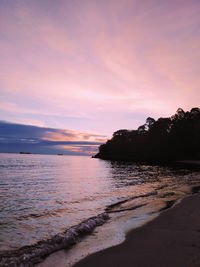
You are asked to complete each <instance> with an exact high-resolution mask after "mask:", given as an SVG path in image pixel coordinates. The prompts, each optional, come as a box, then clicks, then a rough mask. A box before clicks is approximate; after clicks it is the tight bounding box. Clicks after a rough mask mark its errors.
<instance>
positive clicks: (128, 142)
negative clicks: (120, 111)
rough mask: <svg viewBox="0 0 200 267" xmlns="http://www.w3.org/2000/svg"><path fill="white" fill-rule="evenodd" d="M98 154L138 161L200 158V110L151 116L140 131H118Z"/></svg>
mask: <svg viewBox="0 0 200 267" xmlns="http://www.w3.org/2000/svg"><path fill="white" fill-rule="evenodd" d="M94 157H97V158H102V159H111V160H134V161H173V160H182V159H200V109H199V108H192V109H191V110H190V111H187V112H185V111H184V110H183V109H181V108H179V109H178V110H177V112H176V113H175V114H174V115H173V116H171V117H168V118H159V119H158V120H155V119H153V118H151V117H148V118H147V119H146V122H145V124H143V125H141V126H140V127H138V129H137V130H126V129H121V130H118V131H116V132H114V133H113V136H112V138H111V139H110V140H108V141H107V142H106V143H105V144H103V145H101V146H100V147H99V153H97V154H96V155H95V156H94Z"/></svg>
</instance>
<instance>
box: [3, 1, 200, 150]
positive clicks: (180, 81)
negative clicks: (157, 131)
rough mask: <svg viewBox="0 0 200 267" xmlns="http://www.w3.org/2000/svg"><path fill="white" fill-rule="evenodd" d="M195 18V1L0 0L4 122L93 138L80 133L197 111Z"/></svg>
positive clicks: (199, 42) (198, 35)
mask: <svg viewBox="0 0 200 267" xmlns="http://www.w3.org/2000/svg"><path fill="white" fill-rule="evenodd" d="M199 14H200V1H199V0H190V1H188V0H168V1H164V0H148V1H141V0H101V1H99V0H56V1H55V0H0V59H1V64H0V120H2V121H3V122H2V123H7V126H8V123H10V124H12V125H16V124H18V125H21V127H22V128H23V127H24V126H25V125H32V126H36V127H40V128H43V129H46V128H51V129H54V130H56V129H58V130H57V131H58V133H60V132H59V131H61V132H62V131H66V132H70V131H72V132H73V133H74V136H76V138H77V140H74V139H73V140H68V141H73V142H74V141H77V142H79V141H87V142H95V140H94V138H93V139H92V140H89V141H88V140H87V138H86V139H84V138H82V139H81V140H80V138H79V137H78V136H79V135H80V133H81V134H82V135H83V136H84V134H85V135H86V136H88V135H89V136H92V135H95V136H100V139H106V138H109V137H110V136H111V135H112V133H113V132H114V131H116V130H119V129H134V128H137V127H138V126H139V125H141V124H143V123H144V122H145V119H146V118H147V117H149V116H150V117H153V118H155V119H157V118H158V117H168V116H171V115H172V114H174V113H175V112H176V110H177V109H178V108H179V107H181V108H183V109H184V110H190V109H191V108H192V107H198V106H199V103H200V94H199V85H200V68H199V62H200V16H199ZM13 127H14V126H13ZM30 127H31V126H30ZM8 128H9V127H8ZM37 129H38V128H37ZM45 131H46V130H44V132H45ZM45 133H46V132H45ZM7 134H8V133H7ZM0 138H5V136H3V135H1V133H0ZM17 138H19V136H17V135H16V140H17ZM32 138H36V137H35V136H34V135H33V136H32ZM40 138H43V136H42V137H41V136H40ZM59 138H60V139H59V140H58V136H57V137H54V140H53V137H52V140H51V141H52V142H53V141H55V142H56V141H65V137H64V136H63V137H62V136H60V137H59ZM62 138H63V140H61V139H62ZM76 138H75V139H76ZM49 141H50V140H49ZM65 151H68V148H67V147H66V148H65Z"/></svg>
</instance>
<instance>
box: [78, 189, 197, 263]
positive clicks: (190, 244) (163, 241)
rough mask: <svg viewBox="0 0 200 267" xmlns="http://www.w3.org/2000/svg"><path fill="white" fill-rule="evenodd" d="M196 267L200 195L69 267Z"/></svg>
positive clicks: (189, 198) (183, 202)
mask: <svg viewBox="0 0 200 267" xmlns="http://www.w3.org/2000/svg"><path fill="white" fill-rule="evenodd" d="M94 266H95V267H98V266H99V267H102V266H105V267H133V266H136V267H146V266H148V267H151V266H154V267H155V266H156V267H165V266H167V267H169V266H170V267H173V266H174V267H179V266H180V267H184V266H187V267H194V266H195V267H196V266H200V194H199V193H198V194H194V195H191V196H189V197H186V198H185V199H184V200H183V201H182V202H181V203H180V204H178V205H176V206H175V207H174V208H171V209H168V210H166V211H163V212H162V214H161V215H160V216H158V217H157V218H156V219H154V220H153V221H151V222H149V223H147V224H146V225H144V226H142V227H140V228H137V229H135V230H133V231H131V232H129V233H128V235H127V238H126V241H125V242H124V243H122V244H120V245H118V246H115V247H111V248H108V249H105V250H103V251H100V252H97V253H95V254H92V255H90V256H88V257H86V258H85V259H83V260H81V261H80V262H78V263H77V264H75V265H74V266H73V267H94Z"/></svg>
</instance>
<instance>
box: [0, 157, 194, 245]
mask: <svg viewBox="0 0 200 267" xmlns="http://www.w3.org/2000/svg"><path fill="white" fill-rule="evenodd" d="M0 172H1V176H0V184H1V189H0V190H1V191H0V198H1V201H0V210H1V213H0V222H1V223H0V229H1V236H0V248H1V250H4V249H13V248H18V247H20V246H22V245H30V244H32V243H35V242H36V241H38V240H41V239H46V238H49V237H51V236H52V235H54V234H56V233H58V232H61V231H63V230H65V229H66V228H68V227H70V226H72V225H75V224H78V223H79V222H80V221H82V220H84V219H87V218H89V217H91V216H94V215H97V214H98V213H101V212H102V211H104V209H105V208H106V207H107V206H108V205H110V204H112V203H115V202H118V201H121V200H126V199H129V198H130V199H131V200H130V201H127V202H124V204H123V205H121V206H120V207H118V208H119V209H122V208H124V209H128V208H130V207H133V206H134V205H142V204H145V205H146V204H148V205H146V207H148V208H145V209H146V210H147V209H149V210H155V209H157V208H158V207H160V206H162V205H163V204H162V203H164V201H166V200H170V199H176V198H179V197H180V196H182V195H183V194H185V193H187V192H188V188H189V187H190V186H191V185H193V184H197V183H199V175H198V172H191V171H186V170H175V169H171V168H168V167H160V166H148V165H139V164H133V163H130V162H129V163H123V162H121V163H117V162H110V161H103V160H99V159H91V158H89V157H77V156H76V157H75V156H71V157H70V156H62V157H59V156H46V155H17V154H1V157H0ZM152 192H156V194H152V195H149V196H148V194H150V193H152ZM142 195H146V196H145V197H144V196H143V197H142ZM145 209H144V208H143V209H142V208H141V209H138V210H137V211H136V210H135V211H134V214H137V213H139V212H140V213H141V212H146V210H145ZM132 212H133V211H132ZM120 216H122V215H120Z"/></svg>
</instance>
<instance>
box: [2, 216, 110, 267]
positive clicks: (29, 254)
mask: <svg viewBox="0 0 200 267" xmlns="http://www.w3.org/2000/svg"><path fill="white" fill-rule="evenodd" d="M109 218H110V217H109V215H108V213H106V212H104V213H101V214H99V215H97V216H95V217H91V218H89V219H87V220H85V221H83V222H81V223H80V224H78V225H76V226H72V227H70V228H69V229H67V230H65V231H64V232H62V233H59V234H56V235H55V236H53V237H52V238H50V239H47V240H42V241H39V242H38V243H36V244H34V245H31V246H25V247H22V248H20V249H18V250H12V251H3V252H0V266H1V267H5V266H15V267H17V266H20V267H25V266H26V267H31V266H34V265H35V264H36V263H39V262H41V261H42V260H43V259H44V258H45V257H47V256H48V255H49V254H51V253H53V252H56V251H58V250H60V249H64V248H65V249H66V248H70V247H71V246H73V245H75V244H76V243H77V242H78V241H79V240H80V238H81V237H83V236H85V235H87V234H88V233H91V232H92V231H93V230H94V229H95V228H96V227H97V226H100V225H102V224H104V223H105V222H106V221H107V220H108V219H109Z"/></svg>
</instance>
